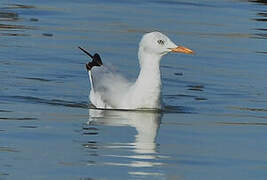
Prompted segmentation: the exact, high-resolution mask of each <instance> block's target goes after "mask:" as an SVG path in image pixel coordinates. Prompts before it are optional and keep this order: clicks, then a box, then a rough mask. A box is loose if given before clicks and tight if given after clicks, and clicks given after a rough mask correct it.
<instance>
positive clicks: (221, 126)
mask: <svg viewBox="0 0 267 180" xmlns="http://www.w3.org/2000/svg"><path fill="white" fill-rule="evenodd" d="M266 5H267V3H266V1H260V0H255V1H245V0H221V1H219V0H216V1H214V0H205V1H200V0H199V1H193V0H189V1H180V0H169V1H165V0H150V1H134V0H131V1H120V0H114V1H113V0H112V1H107V0H106V1H94V0H92V1H90V0H88V1H85V0H78V1H71V0H64V1H63V0H54V1H41V0H27V1H16V0H1V2H0V55H1V56H0V81H1V85H0V180H6V179H78V180H89V179H90V180H91V179H92V180H103V179H104V180H105V179H114V180H115V179H116V180H117V179H160V180H164V179H166V180H174V179H175V180H176V179H190V180H192V179H196V180H199V179H205V180H207V179H211V180H215V179H235V180H236V179H240V180H241V179H242V180H246V179H247V180H251V179H257V180H259V179H262V180H263V179H266V178H267V143H266V137H267V133H266V132H267V93H266V90H267V81H266V77H267V70H266V69H267V56H266V55H267V24H266V21H267V6H266ZM153 30H158V31H162V32H164V33H165V34H167V35H168V36H169V37H170V38H171V39H172V40H173V41H174V42H176V43H177V44H182V45H185V46H187V47H189V48H191V49H193V50H195V51H196V55H194V56H190V55H177V54H176V55H172V54H170V55H167V56H166V57H164V59H163V60H162V63H161V70H162V79H163V99H164V101H165V104H166V105H167V108H166V111H164V112H161V113H157V112H147V111H144V112H135V111H133V112H131V111H100V110H95V109H88V104H89V102H88V93H89V82H88V77H87V73H86V70H85V67H84V64H85V63H86V62H87V61H88V58H87V57H86V56H84V55H83V54H82V53H81V52H80V51H79V50H78V49H77V47H78V46H82V47H85V48H86V49H88V50H89V51H90V52H98V53H100V54H101V56H102V58H103V60H104V62H105V63H109V64H112V65H113V66H114V67H115V68H116V70H117V71H119V72H120V73H122V74H123V75H125V76H126V77H128V78H129V79H132V80H134V79H135V78H136V76H137V73H138V61H137V46H138V42H139V40H140V38H141V37H142V34H144V33H145V32H149V31H153Z"/></svg>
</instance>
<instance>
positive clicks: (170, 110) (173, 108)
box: [89, 104, 193, 114]
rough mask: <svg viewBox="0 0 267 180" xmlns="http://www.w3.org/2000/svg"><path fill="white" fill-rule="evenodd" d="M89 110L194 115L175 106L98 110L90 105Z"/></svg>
mask: <svg viewBox="0 0 267 180" xmlns="http://www.w3.org/2000/svg"><path fill="white" fill-rule="evenodd" d="M89 109H92V110H99V111H107V112H108V111H111V112H112V111H118V112H120V111H121V112H137V113H138V112H140V113H142V112H144V113H150V112H151V113H182V114H192V113H193V109H192V108H189V107H185V106H174V105H165V106H164V109H103V108H96V107H95V106H94V105H93V104H90V105H89Z"/></svg>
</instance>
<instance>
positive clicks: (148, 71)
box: [134, 50, 162, 108]
mask: <svg viewBox="0 0 267 180" xmlns="http://www.w3.org/2000/svg"><path fill="white" fill-rule="evenodd" d="M138 57H139V61H140V68H141V69H140V73H139V76H138V78H137V80H136V82H135V84H134V96H135V105H136V106H137V108H161V73H160V68H159V65H160V59H161V57H162V55H157V54H151V53H147V52H144V51H142V50H139V52H138ZM139 104H140V106H141V107H138V106H139Z"/></svg>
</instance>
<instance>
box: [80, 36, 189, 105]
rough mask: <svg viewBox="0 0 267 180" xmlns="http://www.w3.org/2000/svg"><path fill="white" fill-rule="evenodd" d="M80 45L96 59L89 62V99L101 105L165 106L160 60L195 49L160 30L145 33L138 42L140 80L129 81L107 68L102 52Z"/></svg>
mask: <svg viewBox="0 0 267 180" xmlns="http://www.w3.org/2000/svg"><path fill="white" fill-rule="evenodd" d="M79 48H80V50H82V51H83V52H84V53H86V54H87V55H88V56H90V57H91V58H92V59H93V60H92V61H91V62H89V63H88V64H86V68H87V70H88V75H89V79H90V84H91V90H90V95H89V99H90V101H91V103H92V104H93V106H94V107H95V108H99V109H128V110H132V109H158V110H160V109H163V102H162V97H161V94H162V93H161V73H160V60H161V59H162V57H163V56H164V55H165V54H167V53H169V52H174V53H185V54H193V53H194V52H193V51H192V50H191V49H189V48H186V47H184V46H177V45H176V44H175V43H174V42H172V41H171V40H170V39H169V38H168V37H167V36H166V35H164V34H163V33H161V32H150V33H146V34H145V35H144V36H143V37H142V39H141V41H140V43H139V50H138V59H139V64H140V72H139V75H138V78H137V80H136V81H135V82H130V81H128V80H127V79H126V78H124V77H123V76H121V75H119V74H115V73H112V72H110V71H107V69H106V68H105V66H103V63H102V60H101V57H100V55H99V54H97V53H96V54H94V55H91V54H90V53H89V52H87V51H86V50H84V49H83V48H81V47H79ZM95 66H96V67H95ZM97 66H98V67H97Z"/></svg>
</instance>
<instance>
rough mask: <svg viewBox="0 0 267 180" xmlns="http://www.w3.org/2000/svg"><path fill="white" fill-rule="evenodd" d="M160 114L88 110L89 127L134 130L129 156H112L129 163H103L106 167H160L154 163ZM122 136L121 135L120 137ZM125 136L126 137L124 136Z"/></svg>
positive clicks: (152, 112)
mask: <svg viewBox="0 0 267 180" xmlns="http://www.w3.org/2000/svg"><path fill="white" fill-rule="evenodd" d="M161 118H162V113H159V112H154V111H117V110H98V109H89V121H88V124H89V126H90V125H91V126H93V125H107V126H130V127H133V128H135V129H136V131H137V134H136V135H135V136H134V138H135V139H134V142H130V143H129V145H130V146H131V148H133V149H132V152H133V153H130V154H131V155H127V156H123V155H120V154H115V155H112V156H113V157H118V158H127V159H131V162H129V163H124V164H123V163H118V162H105V164H106V165H117V166H129V167H152V166H156V165H160V164H161V163H158V162H155V161H153V160H156V158H157V156H156V150H157V143H156V137H157V132H158V129H159V126H160V122H161ZM122 136H123V135H122ZM125 136H126V135H125Z"/></svg>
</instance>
